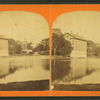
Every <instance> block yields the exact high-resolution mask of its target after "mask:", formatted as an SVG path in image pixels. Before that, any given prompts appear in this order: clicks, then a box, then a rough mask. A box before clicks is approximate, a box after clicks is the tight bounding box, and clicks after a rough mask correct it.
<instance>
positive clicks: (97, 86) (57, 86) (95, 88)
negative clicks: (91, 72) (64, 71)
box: [53, 84, 100, 91]
mask: <svg viewBox="0 0 100 100" xmlns="http://www.w3.org/2000/svg"><path fill="white" fill-rule="evenodd" d="M53 90H56V91H59V90H60V91H100V84H83V85H65V84H55V85H54V89H53Z"/></svg>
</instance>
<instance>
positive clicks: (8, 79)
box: [0, 56, 50, 90]
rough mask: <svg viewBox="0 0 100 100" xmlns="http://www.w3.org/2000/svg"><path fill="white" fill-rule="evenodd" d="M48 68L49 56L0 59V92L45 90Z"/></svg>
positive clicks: (47, 87) (47, 86)
mask: <svg viewBox="0 0 100 100" xmlns="http://www.w3.org/2000/svg"><path fill="white" fill-rule="evenodd" d="M49 67H50V63H49V56H10V57H1V58H0V90H42V89H43V90H45V89H46V90H47V89H49V78H50V70H49ZM30 84H31V85H30ZM41 84H42V85H41ZM41 87H42V88H41Z"/></svg>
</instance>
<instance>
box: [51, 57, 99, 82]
mask: <svg viewBox="0 0 100 100" xmlns="http://www.w3.org/2000/svg"><path fill="white" fill-rule="evenodd" d="M52 84H100V58H85V59H84V58H72V59H56V60H53V61H52Z"/></svg>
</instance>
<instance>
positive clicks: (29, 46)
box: [27, 42, 33, 50]
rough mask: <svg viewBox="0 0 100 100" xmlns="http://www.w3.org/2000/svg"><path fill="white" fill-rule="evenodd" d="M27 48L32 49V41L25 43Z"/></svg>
mask: <svg viewBox="0 0 100 100" xmlns="http://www.w3.org/2000/svg"><path fill="white" fill-rule="evenodd" d="M27 49H29V50H32V49H33V43H32V42H29V43H27Z"/></svg>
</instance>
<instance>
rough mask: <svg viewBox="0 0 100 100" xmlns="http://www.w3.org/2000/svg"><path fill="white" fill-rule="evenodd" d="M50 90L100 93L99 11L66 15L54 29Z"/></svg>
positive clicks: (75, 12)
mask: <svg viewBox="0 0 100 100" xmlns="http://www.w3.org/2000/svg"><path fill="white" fill-rule="evenodd" d="M51 63H52V66H51V67H52V71H51V88H52V90H56V91H100V78H99V76H100V12H99V11H74V12H68V13H63V14H61V15H60V16H58V17H57V18H56V20H55V21H54V23H53V26H52V62H51Z"/></svg>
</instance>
